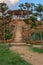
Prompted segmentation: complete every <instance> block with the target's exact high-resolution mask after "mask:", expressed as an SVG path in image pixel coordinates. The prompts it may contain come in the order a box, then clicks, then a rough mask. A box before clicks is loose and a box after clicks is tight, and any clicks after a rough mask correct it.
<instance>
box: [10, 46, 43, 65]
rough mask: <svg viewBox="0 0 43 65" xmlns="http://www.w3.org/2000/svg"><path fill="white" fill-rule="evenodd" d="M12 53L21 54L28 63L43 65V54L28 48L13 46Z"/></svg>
mask: <svg viewBox="0 0 43 65" xmlns="http://www.w3.org/2000/svg"><path fill="white" fill-rule="evenodd" d="M10 50H11V51H13V52H17V53H19V54H20V55H21V56H22V57H23V58H24V59H25V60H26V61H27V62H30V63H31V64H33V65H43V54H39V53H34V52H32V51H30V50H28V47H27V46H12V47H11V48H10Z"/></svg>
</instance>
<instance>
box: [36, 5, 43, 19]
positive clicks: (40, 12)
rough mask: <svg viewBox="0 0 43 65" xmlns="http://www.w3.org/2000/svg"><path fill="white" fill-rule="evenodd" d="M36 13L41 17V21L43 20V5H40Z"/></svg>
mask: <svg viewBox="0 0 43 65" xmlns="http://www.w3.org/2000/svg"><path fill="white" fill-rule="evenodd" d="M35 10H36V12H37V13H38V14H37V15H38V16H39V17H40V20H41V17H42V12H43V5H41V4H38V5H37V6H36V8H35Z"/></svg>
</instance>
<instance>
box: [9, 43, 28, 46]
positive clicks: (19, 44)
mask: <svg viewBox="0 0 43 65" xmlns="http://www.w3.org/2000/svg"><path fill="white" fill-rule="evenodd" d="M10 44H11V46H27V44H26V43H10Z"/></svg>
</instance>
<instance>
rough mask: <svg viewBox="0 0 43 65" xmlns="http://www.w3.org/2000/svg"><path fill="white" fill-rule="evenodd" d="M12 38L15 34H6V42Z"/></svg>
mask: <svg viewBox="0 0 43 65" xmlns="http://www.w3.org/2000/svg"><path fill="white" fill-rule="evenodd" d="M12 36H13V34H5V39H6V40H7V39H11V38H12Z"/></svg>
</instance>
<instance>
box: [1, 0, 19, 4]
mask: <svg viewBox="0 0 43 65" xmlns="http://www.w3.org/2000/svg"><path fill="white" fill-rule="evenodd" d="M3 1H4V2H6V3H7V4H12V5H13V4H16V3H17V2H18V1H19V0H0V3H1V2H3Z"/></svg>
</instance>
